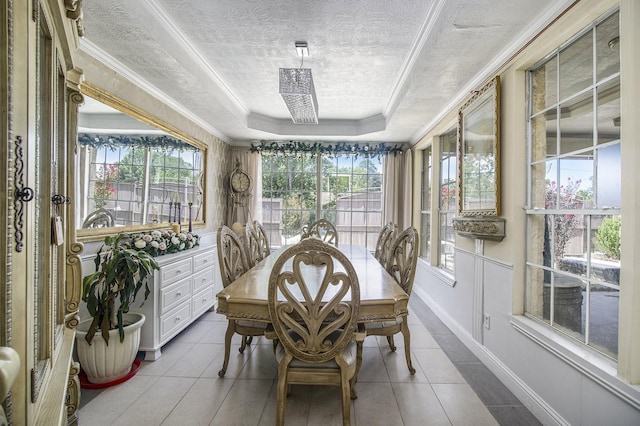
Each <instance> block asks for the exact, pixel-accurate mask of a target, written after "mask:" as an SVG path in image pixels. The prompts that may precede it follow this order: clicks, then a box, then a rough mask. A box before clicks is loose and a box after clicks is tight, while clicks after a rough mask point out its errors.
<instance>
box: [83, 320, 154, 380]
mask: <svg viewBox="0 0 640 426" xmlns="http://www.w3.org/2000/svg"><path fill="white" fill-rule="evenodd" d="M123 317H124V321H125V323H127V322H129V323H130V324H129V325H126V326H125V327H124V341H123V342H122V343H120V336H119V335H118V329H115V330H110V331H109V345H107V344H106V343H105V341H104V339H103V338H102V336H101V335H100V332H97V333H96V334H95V335H94V336H93V340H92V341H91V344H88V343H87V341H86V340H85V336H86V335H87V331H88V330H89V326H90V325H91V321H92V319H88V320H85V321H82V322H81V323H80V324H78V327H76V346H77V349H78V358H79V359H80V366H81V367H82V370H83V371H84V372H85V374H86V375H87V380H89V382H91V383H95V384H102V383H109V382H113V381H116V380H118V379H121V378H123V377H125V376H126V375H127V374H129V372H130V371H131V365H132V364H133V360H134V359H135V357H136V354H137V353H138V347H139V346H140V328H141V327H142V324H144V320H145V317H144V315H143V314H139V313H129V314H124V316H123Z"/></svg>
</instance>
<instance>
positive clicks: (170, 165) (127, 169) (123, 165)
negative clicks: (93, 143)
mask: <svg viewBox="0 0 640 426" xmlns="http://www.w3.org/2000/svg"><path fill="white" fill-rule="evenodd" d="M169 154H170V153H165V152H162V151H152V152H151V172H150V176H149V177H150V179H151V181H152V182H175V183H181V182H184V180H185V178H189V179H190V180H192V181H193V180H194V178H195V176H194V175H193V170H192V169H193V166H192V165H191V164H189V163H187V162H186V161H184V160H183V159H182V158H180V157H179V156H176V155H169ZM146 155H147V150H146V149H130V150H129V151H128V152H127V154H126V155H125V156H124V157H122V160H120V161H119V162H118V163H117V164H118V171H119V173H118V181H120V182H129V183H135V182H141V181H142V179H143V177H144V167H145V157H146Z"/></svg>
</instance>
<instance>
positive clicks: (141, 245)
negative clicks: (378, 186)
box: [134, 240, 147, 249]
mask: <svg viewBox="0 0 640 426" xmlns="http://www.w3.org/2000/svg"><path fill="white" fill-rule="evenodd" d="M134 245H135V246H136V248H139V249H143V248H145V247H146V246H147V243H145V242H144V240H136V242H135V243H134Z"/></svg>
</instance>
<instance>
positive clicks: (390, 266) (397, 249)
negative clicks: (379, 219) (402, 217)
mask: <svg viewBox="0 0 640 426" xmlns="http://www.w3.org/2000/svg"><path fill="white" fill-rule="evenodd" d="M419 246H420V236H419V235H418V231H416V228H414V227H409V228H407V229H405V230H404V231H402V232H401V233H400V235H398V237H397V238H396V240H395V241H394V243H393V245H392V246H391V250H390V251H389V259H388V262H387V271H388V272H389V273H390V274H391V275H392V276H393V278H394V279H395V280H396V282H397V283H398V284H399V285H400V287H402V289H403V290H404V291H405V293H407V294H408V295H411V289H412V288H413V279H414V277H415V275H416V263H417V261H418V250H419Z"/></svg>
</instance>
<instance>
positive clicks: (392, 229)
mask: <svg viewBox="0 0 640 426" xmlns="http://www.w3.org/2000/svg"><path fill="white" fill-rule="evenodd" d="M397 233H398V227H397V226H396V225H395V224H394V223H391V222H389V223H387V224H386V225H385V226H383V227H382V229H381V230H380V233H379V234H378V241H377V242H376V251H375V254H374V257H375V258H376V259H378V262H380V264H381V265H382V266H383V267H384V268H386V267H387V260H388V259H389V252H390V251H391V244H393V242H394V241H395V239H396V234H397Z"/></svg>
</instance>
